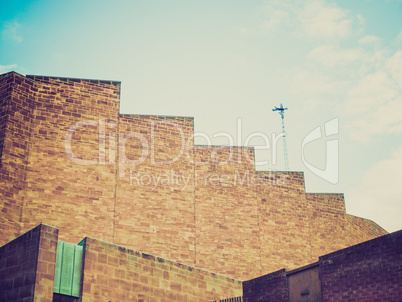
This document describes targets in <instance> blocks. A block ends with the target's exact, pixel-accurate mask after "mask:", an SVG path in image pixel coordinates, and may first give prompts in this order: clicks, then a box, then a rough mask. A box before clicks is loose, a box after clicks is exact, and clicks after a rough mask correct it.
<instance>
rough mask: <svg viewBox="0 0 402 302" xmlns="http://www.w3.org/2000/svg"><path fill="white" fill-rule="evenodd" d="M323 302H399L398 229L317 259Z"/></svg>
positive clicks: (401, 256) (401, 245)
mask: <svg viewBox="0 0 402 302" xmlns="http://www.w3.org/2000/svg"><path fill="white" fill-rule="evenodd" d="M320 277H321V284H322V295H323V300H324V301H337V302H338V301H379V302H381V301H400V300H399V299H401V297H402V286H401V284H402V230H401V231H398V232H395V233H391V234H389V235H385V236H382V237H379V238H376V239H373V240H370V241H366V242H363V243H361V244H358V245H355V246H352V247H349V248H346V249H343V250H340V251H337V252H334V253H331V254H328V255H325V256H322V257H320Z"/></svg>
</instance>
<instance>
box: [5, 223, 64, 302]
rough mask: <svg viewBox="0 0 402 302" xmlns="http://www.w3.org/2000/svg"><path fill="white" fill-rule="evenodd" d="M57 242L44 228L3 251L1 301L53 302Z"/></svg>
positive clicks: (53, 230) (49, 229)
mask: <svg viewBox="0 0 402 302" xmlns="http://www.w3.org/2000/svg"><path fill="white" fill-rule="evenodd" d="M57 238H58V229H57V228H54V227H50V226H47V225H44V224H41V225H39V226H37V227H36V228H34V229H32V230H30V231H28V232H27V233H25V234H23V235H21V236H20V237H18V238H16V239H14V240H13V241H11V242H9V243H8V244H6V245H4V246H2V247H1V248H0V301H8V302H14V301H16V302H17V301H18V302H19V301H21V302H22V301H23V302H25V301H41V302H51V301H53V285H54V270H55V265H56V250H57Z"/></svg>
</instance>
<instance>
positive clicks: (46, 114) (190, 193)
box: [0, 72, 386, 280]
mask: <svg viewBox="0 0 402 302" xmlns="http://www.w3.org/2000/svg"><path fill="white" fill-rule="evenodd" d="M0 88H1V91H0V103H1V108H0V110H1V111H0V112H1V116H0V147H1V150H0V154H1V159H0V164H1V167H0V179H1V180H2V181H1V183H0V211H1V215H0V224H1V228H0V245H1V244H5V243H6V242H8V241H10V240H11V239H13V238H15V237H16V236H18V235H20V234H22V233H23V232H26V231H27V230H29V229H31V228H32V227H34V226H35V225H37V224H39V223H42V222H43V223H46V224H50V225H55V226H57V227H58V228H59V229H60V239H61V240H65V241H68V242H78V241H79V240H81V239H82V238H83V237H84V236H89V237H94V238H99V239H101V240H104V241H107V242H112V243H114V244H118V245H123V246H126V247H127V248H131V249H135V250H141V251H143V252H145V253H149V254H154V255H158V256H161V257H165V258H168V259H172V260H174V261H179V262H183V263H187V264H189V265H194V266H197V267H199V268H202V269H205V270H209V271H214V272H216V273H220V274H223V275H227V276H230V277H233V278H238V279H242V280H247V279H250V278H253V277H257V276H260V275H263V274H265V273H267V272H272V271H275V270H278V269H280V268H282V267H286V268H287V269H293V268H296V267H299V266H302V265H306V264H308V263H312V262H315V261H317V257H318V256H319V255H322V254H325V253H329V252H332V251H335V250H338V249H340V248H344V247H347V246H350V245H353V244H356V243H359V242H362V241H365V240H368V239H371V238H375V237H378V236H380V235H384V234H386V232H385V231H384V230H383V229H382V228H381V227H379V226H378V225H376V224H375V223H373V222H371V221H367V220H365V219H361V218H358V217H355V216H352V215H348V214H346V213H345V208H344V200H343V195H341V194H311V193H306V192H305V187H304V176H303V173H302V172H256V171H255V167H254V163H253V159H254V150H253V149H252V148H242V147H216V146H209V147H204V146H194V142H193V134H194V121H193V119H192V118H188V117H163V116H142V115H125V114H124V115H122V114H119V95H120V83H119V82H111V81H99V80H82V79H66V78H52V77H43V76H27V77H24V76H21V75H19V74H16V73H13V72H12V73H7V74H4V75H1V76H0ZM66 142H67V143H66ZM157 180H158V181H159V183H158V184H157V185H155V181H157ZM295 250H297V251H298V252H297V253H295V252H294V251H295Z"/></svg>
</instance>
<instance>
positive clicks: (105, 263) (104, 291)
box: [82, 237, 242, 302]
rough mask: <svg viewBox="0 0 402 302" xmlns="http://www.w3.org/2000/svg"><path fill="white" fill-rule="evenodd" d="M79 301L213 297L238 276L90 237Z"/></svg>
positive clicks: (238, 288) (232, 287) (233, 287)
mask: <svg viewBox="0 0 402 302" xmlns="http://www.w3.org/2000/svg"><path fill="white" fill-rule="evenodd" d="M83 270H84V273H83V288H82V301H88V302H91V301H93V302H98V301H194V302H196V301H213V300H219V299H225V298H230V297H236V296H241V294H242V283H241V281H239V280H236V279H232V278H229V277H225V276H222V275H218V274H215V273H211V272H208V271H204V270H201V269H199V268H196V267H193V266H188V265H186V264H181V263H178V262H174V261H171V260H167V259H164V258H161V257H157V256H153V255H150V254H146V253H142V252H139V251H135V250H132V249H128V248H126V247H122V246H118V245H115V244H111V243H107V242H103V241H100V240H97V239H93V238H88V237H87V238H85V240H84V268H83Z"/></svg>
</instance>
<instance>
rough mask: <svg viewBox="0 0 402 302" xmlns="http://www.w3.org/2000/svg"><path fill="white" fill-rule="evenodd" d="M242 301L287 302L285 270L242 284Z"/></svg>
mask: <svg viewBox="0 0 402 302" xmlns="http://www.w3.org/2000/svg"><path fill="white" fill-rule="evenodd" d="M243 301H244V302H258V301H261V302H262V301H272V302H288V301H289V292H288V282H287V278H286V271H285V269H281V270H279V271H276V272H273V273H271V274H268V275H264V276H261V277H258V278H255V279H252V280H248V281H244V282H243Z"/></svg>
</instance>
